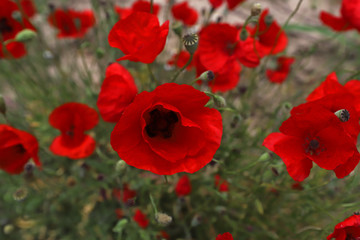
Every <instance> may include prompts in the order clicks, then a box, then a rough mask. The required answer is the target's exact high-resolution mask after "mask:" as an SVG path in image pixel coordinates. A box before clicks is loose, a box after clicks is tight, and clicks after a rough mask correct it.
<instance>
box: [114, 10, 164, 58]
mask: <svg viewBox="0 0 360 240" xmlns="http://www.w3.org/2000/svg"><path fill="white" fill-rule="evenodd" d="M168 33H169V21H166V22H165V23H164V24H163V25H162V26H160V25H159V20H158V18H157V17H156V16H155V15H153V14H150V13H144V12H133V13H131V14H130V15H129V16H128V17H127V18H125V19H120V20H119V21H118V22H117V23H116V24H115V25H114V27H113V28H112V29H111V31H110V33H109V37H108V40H109V44H110V46H112V47H114V48H119V49H120V50H121V51H122V52H123V53H124V54H125V56H124V57H121V58H119V59H117V61H121V60H130V61H134V62H143V63H152V62H153V61H154V60H155V58H156V57H157V55H159V53H160V52H161V51H162V50H163V49H164V46H165V42H166V37H167V35H168Z"/></svg>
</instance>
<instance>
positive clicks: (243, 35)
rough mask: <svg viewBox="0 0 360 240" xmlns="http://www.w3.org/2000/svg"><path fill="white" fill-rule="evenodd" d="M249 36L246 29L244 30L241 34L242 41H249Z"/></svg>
mask: <svg viewBox="0 0 360 240" xmlns="http://www.w3.org/2000/svg"><path fill="white" fill-rule="evenodd" d="M248 35H249V34H248V32H247V30H246V29H245V28H242V29H241V32H240V39H241V40H242V41H245V40H246V39H247V37H248Z"/></svg>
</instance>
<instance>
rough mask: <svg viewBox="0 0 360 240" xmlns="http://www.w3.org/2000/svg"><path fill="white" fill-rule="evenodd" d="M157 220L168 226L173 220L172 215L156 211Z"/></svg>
mask: <svg viewBox="0 0 360 240" xmlns="http://www.w3.org/2000/svg"><path fill="white" fill-rule="evenodd" d="M155 220H156V222H158V223H159V224H160V225H162V226H167V225H169V224H170V223H171V222H172V217H171V216H169V215H167V214H166V213H156V215H155Z"/></svg>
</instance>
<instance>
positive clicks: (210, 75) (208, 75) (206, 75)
mask: <svg viewBox="0 0 360 240" xmlns="http://www.w3.org/2000/svg"><path fill="white" fill-rule="evenodd" d="M214 78H215V74H214V72H213V71H211V70H209V71H206V72H203V73H202V74H201V75H200V76H199V77H198V80H202V81H205V82H210V81H212V80H214Z"/></svg>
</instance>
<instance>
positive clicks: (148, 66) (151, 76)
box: [146, 63, 156, 83]
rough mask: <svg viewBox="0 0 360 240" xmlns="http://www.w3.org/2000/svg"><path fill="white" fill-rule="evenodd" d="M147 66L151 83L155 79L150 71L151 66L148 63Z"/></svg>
mask: <svg viewBox="0 0 360 240" xmlns="http://www.w3.org/2000/svg"><path fill="white" fill-rule="evenodd" d="M146 65H147V69H148V71H149V75H150V80H151V82H153V83H154V82H156V79H155V76H154V73H153V72H152V69H151V65H150V63H149V64H146Z"/></svg>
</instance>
